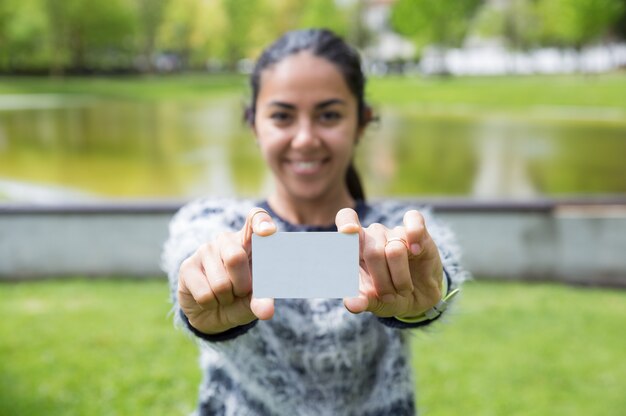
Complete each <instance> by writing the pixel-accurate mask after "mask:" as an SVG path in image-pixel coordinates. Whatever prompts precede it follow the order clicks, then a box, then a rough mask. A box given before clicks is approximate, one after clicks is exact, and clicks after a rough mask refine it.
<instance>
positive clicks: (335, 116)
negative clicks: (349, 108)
mask: <svg viewBox="0 0 626 416" xmlns="http://www.w3.org/2000/svg"><path fill="white" fill-rule="evenodd" d="M339 119H341V113H339V112H338V111H324V112H323V113H321V114H320V120H322V122H325V123H332V122H335V121H338V120H339Z"/></svg>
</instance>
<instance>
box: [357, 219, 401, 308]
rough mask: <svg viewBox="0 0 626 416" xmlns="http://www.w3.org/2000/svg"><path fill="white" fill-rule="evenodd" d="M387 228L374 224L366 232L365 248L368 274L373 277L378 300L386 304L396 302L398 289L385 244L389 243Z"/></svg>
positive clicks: (364, 253) (364, 255) (364, 256)
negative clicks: (389, 264) (394, 281)
mask: <svg viewBox="0 0 626 416" xmlns="http://www.w3.org/2000/svg"><path fill="white" fill-rule="evenodd" d="M386 234H387V232H386V228H385V227H384V226H382V225H380V224H372V225H371V226H369V227H367V229H366V230H365V241H364V247H363V260H364V261H365V265H366V266H367V272H368V273H369V275H370V276H371V277H372V282H373V284H374V287H375V288H376V294H377V297H378V299H380V300H382V301H383V302H385V303H391V302H393V301H394V300H395V293H396V289H395V287H394V286H393V283H392V281H391V275H390V273H389V268H388V267H387V258H386V255H385V244H386V243H387V235H386Z"/></svg>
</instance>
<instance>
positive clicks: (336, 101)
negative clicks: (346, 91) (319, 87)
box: [315, 98, 346, 109]
mask: <svg viewBox="0 0 626 416" xmlns="http://www.w3.org/2000/svg"><path fill="white" fill-rule="evenodd" d="M333 104H344V105H345V104H346V102H345V101H344V100H341V99H339V98H332V99H330V100H326V101H322V102H321V103H319V104H317V105H316V106H315V108H317V109H320V108H324V107H328V106H329V105H333Z"/></svg>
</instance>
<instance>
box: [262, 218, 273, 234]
mask: <svg viewBox="0 0 626 416" xmlns="http://www.w3.org/2000/svg"><path fill="white" fill-rule="evenodd" d="M273 228H274V227H272V224H270V223H269V222H267V221H262V222H261V223H260V224H259V231H261V232H266V231H270V230H271V229H273Z"/></svg>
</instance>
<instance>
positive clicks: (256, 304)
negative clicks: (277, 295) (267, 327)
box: [250, 297, 274, 321]
mask: <svg viewBox="0 0 626 416" xmlns="http://www.w3.org/2000/svg"><path fill="white" fill-rule="evenodd" d="M250 309H251V310H252V313H253V314H255V315H256V317H257V318H259V319H260V320H262V321H264V320H267V319H270V318H271V317H272V316H274V299H269V298H255V297H252V300H251V301H250Z"/></svg>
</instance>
